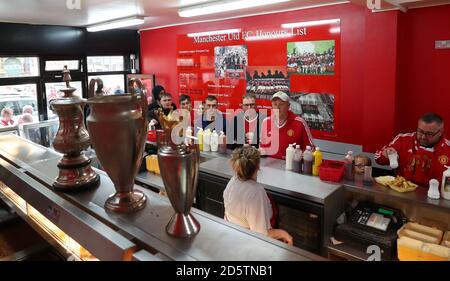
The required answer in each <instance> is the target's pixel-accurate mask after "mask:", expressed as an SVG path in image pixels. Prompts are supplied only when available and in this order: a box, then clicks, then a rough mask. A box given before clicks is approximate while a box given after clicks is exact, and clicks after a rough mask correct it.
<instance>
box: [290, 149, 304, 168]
mask: <svg viewBox="0 0 450 281" xmlns="http://www.w3.org/2000/svg"><path fill="white" fill-rule="evenodd" d="M292 170H293V171H294V172H296V173H301V172H302V150H301V149H300V145H298V144H297V145H296V146H295V152H294V162H293V165H292Z"/></svg>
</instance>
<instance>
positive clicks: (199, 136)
mask: <svg viewBox="0 0 450 281" xmlns="http://www.w3.org/2000/svg"><path fill="white" fill-rule="evenodd" d="M197 129H198V131H197V139H198V146H199V147H200V151H203V129H202V128H199V127H197Z"/></svg>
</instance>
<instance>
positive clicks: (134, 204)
mask: <svg viewBox="0 0 450 281" xmlns="http://www.w3.org/2000/svg"><path fill="white" fill-rule="evenodd" d="M146 201H147V197H145V195H144V193H142V192H141V191H139V190H134V191H132V192H128V193H118V192H116V193H114V194H113V195H111V196H110V197H109V198H108V199H107V200H106V202H105V209H106V210H107V211H112V212H116V213H132V212H135V211H138V210H140V209H142V208H144V207H145V202H146Z"/></svg>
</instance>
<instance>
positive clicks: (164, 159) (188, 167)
mask: <svg viewBox="0 0 450 281" xmlns="http://www.w3.org/2000/svg"><path fill="white" fill-rule="evenodd" d="M158 119H159V122H160V124H161V127H162V128H163V132H161V131H159V132H158V134H159V136H158V147H159V149H158V164H159V167H160V171H161V176H162V179H163V183H164V187H165V189H166V192H167V196H168V197H169V200H170V203H171V204H172V207H173V208H174V210H175V214H174V215H173V216H172V218H171V219H170V221H169V223H168V224H167V226H166V232H167V233H168V234H169V235H172V236H175V237H190V236H193V235H195V234H197V233H198V231H199V230H200V224H199V223H198V221H197V220H196V219H195V218H194V217H193V216H192V215H191V213H190V212H189V211H190V209H191V207H192V203H193V200H194V196H195V193H196V189H197V179H198V169H199V159H200V150H199V148H198V144H193V145H190V146H186V145H185V144H184V142H183V141H180V144H175V143H174V142H173V139H172V135H173V136H175V135H176V134H175V133H173V131H174V129H175V128H176V127H177V128H178V127H179V126H177V125H178V124H180V122H181V121H182V120H183V118H182V117H179V118H176V116H173V115H172V116H170V117H166V116H165V115H164V114H163V113H162V112H161V111H160V112H159V118H158Z"/></svg>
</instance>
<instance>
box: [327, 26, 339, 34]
mask: <svg viewBox="0 0 450 281" xmlns="http://www.w3.org/2000/svg"><path fill="white" fill-rule="evenodd" d="M340 32H341V28H340V27H332V28H330V33H340Z"/></svg>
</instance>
